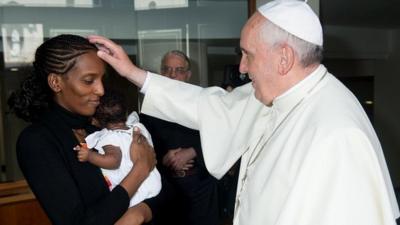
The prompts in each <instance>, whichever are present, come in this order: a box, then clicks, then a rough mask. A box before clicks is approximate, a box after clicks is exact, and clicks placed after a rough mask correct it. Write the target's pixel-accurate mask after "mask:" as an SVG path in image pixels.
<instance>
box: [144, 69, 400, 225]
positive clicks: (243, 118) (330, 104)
mask: <svg viewBox="0 0 400 225" xmlns="http://www.w3.org/2000/svg"><path fill="white" fill-rule="evenodd" d="M149 76H150V77H149V78H150V80H149V85H148V89H147V91H146V95H145V99H144V103H143V106H142V112H143V113H145V114H149V115H151V116H155V117H159V118H162V119H165V120H169V121H173V122H177V123H180V124H182V125H184V126H188V127H190V128H193V129H199V130H200V135H201V142H202V148H203V155H204V159H205V163H206V166H207V169H208V170H209V171H210V173H211V174H213V175H214V176H215V177H217V178H220V177H221V176H223V175H224V174H225V173H226V172H227V170H228V169H229V168H230V167H231V166H232V165H233V163H234V162H236V160H237V159H238V158H239V157H240V156H242V161H241V168H240V174H239V182H238V188H237V196H236V204H235V216H234V224H235V225H328V224H329V225H345V224H346V225H358V224H359V225H389V224H390V225H395V224H396V223H395V218H397V217H399V209H398V206H397V202H396V198H395V195H394V191H393V187H392V183H391V180H390V177H389V173H388V169H387V166H386V162H385V159H384V155H383V152H382V149H381V146H380V143H379V140H378V138H377V136H376V134H375V132H374V130H373V128H372V126H371V123H370V122H369V120H368V117H367V116H366V114H365V112H364V110H363V108H362V107H361V105H360V104H359V103H358V101H357V99H356V98H355V97H354V95H353V94H352V93H351V92H350V91H349V90H348V89H347V88H346V87H344V86H343V85H342V84H341V83H340V82H339V81H338V80H337V79H336V78H335V77H334V76H332V75H331V74H329V73H328V72H327V71H326V68H325V67H324V66H322V65H321V66H319V67H318V69H317V70H316V71H314V72H313V73H312V74H310V75H309V76H308V77H307V78H306V79H304V80H303V81H301V82H300V83H298V84H297V85H295V86H294V87H292V88H291V89H290V90H288V91H286V92H285V93H284V94H282V95H281V96H279V97H277V98H276V99H275V100H274V101H273V104H272V106H271V107H267V106H265V105H263V104H262V103H261V102H259V101H258V100H256V99H255V97H254V89H253V87H252V86H251V84H247V85H244V86H242V87H239V88H236V89H235V90H234V91H233V92H231V93H227V92H225V91H224V90H223V89H221V88H216V87H213V88H201V87H197V86H193V85H190V84H186V83H183V82H177V81H173V80H171V79H168V78H164V77H161V76H158V75H155V74H151V73H149Z"/></svg>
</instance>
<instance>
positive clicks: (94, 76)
mask: <svg viewBox="0 0 400 225" xmlns="http://www.w3.org/2000/svg"><path fill="white" fill-rule="evenodd" d="M104 73H105V65H104V62H103V61H102V60H101V59H100V58H99V57H98V56H97V55H96V52H95V51H90V52H88V53H85V54H83V55H80V56H79V57H78V58H77V59H76V64H75V65H74V67H73V68H72V69H71V70H70V71H69V72H68V73H66V74H65V75H64V76H59V79H58V80H59V85H60V90H59V91H58V92H56V93H55V100H56V102H57V103H58V104H59V105H61V106H63V107H64V108H65V109H67V110H69V111H71V112H72V113H76V114H80V115H83V116H91V115H93V114H94V112H95V111H96V107H97V106H98V105H99V103H100V97H101V96H102V95H103V94H104V88H103V82H102V78H103V76H104Z"/></svg>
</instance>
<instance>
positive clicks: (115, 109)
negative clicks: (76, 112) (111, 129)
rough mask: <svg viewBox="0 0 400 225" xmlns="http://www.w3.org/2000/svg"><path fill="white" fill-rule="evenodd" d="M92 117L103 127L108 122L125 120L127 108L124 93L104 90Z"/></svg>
mask: <svg viewBox="0 0 400 225" xmlns="http://www.w3.org/2000/svg"><path fill="white" fill-rule="evenodd" d="M93 117H94V118H95V119H96V120H97V121H98V123H99V125H100V126H101V127H103V128H104V127H106V126H107V125H108V124H110V123H120V122H126V118H127V108H126V106H125V98H124V95H122V94H121V93H119V92H117V91H115V90H106V91H105V94H104V95H103V96H102V97H101V98H100V105H99V106H98V107H97V109H96V113H95V114H94V115H93Z"/></svg>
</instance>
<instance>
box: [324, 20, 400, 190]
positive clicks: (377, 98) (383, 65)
mask: <svg viewBox="0 0 400 225" xmlns="http://www.w3.org/2000/svg"><path fill="white" fill-rule="evenodd" d="M324 32H325V37H324V38H325V44H324V45H325V57H326V61H327V62H328V63H327V64H328V65H327V67H328V69H329V70H330V71H331V72H333V73H334V74H335V75H336V76H338V77H341V76H373V77H374V123H373V125H374V127H375V130H376V132H377V135H378V137H379V139H380V141H381V144H382V147H383V151H384V154H385V157H386V161H387V164H388V167H389V171H390V173H391V177H392V180H393V184H394V186H396V187H399V186H400V164H399V163H398V162H399V161H400V154H399V149H400V139H399V138H398V136H399V134H400V120H399V119H398V116H399V115H400V104H396V103H397V101H398V100H397V99H396V97H397V96H400V88H399V87H398V86H399V84H400V41H399V40H400V39H399V37H400V30H391V29H383V28H382V29H379V28H361V27H344V26H324Z"/></svg>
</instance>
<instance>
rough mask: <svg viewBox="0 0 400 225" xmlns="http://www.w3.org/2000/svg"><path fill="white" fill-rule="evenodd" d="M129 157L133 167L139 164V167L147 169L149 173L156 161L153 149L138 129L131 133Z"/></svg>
mask: <svg viewBox="0 0 400 225" xmlns="http://www.w3.org/2000/svg"><path fill="white" fill-rule="evenodd" d="M130 155H131V160H132V162H133V164H134V166H136V165H138V164H141V166H143V167H145V168H148V171H149V172H150V171H152V170H153V169H154V167H155V166H156V163H157V160H156V154H155V152H154V149H153V147H151V146H150V145H149V143H148V142H147V140H146V138H145V137H144V136H143V135H142V134H141V133H140V130H139V129H138V128H135V129H134V131H133V137H132V143H131V149H130Z"/></svg>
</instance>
